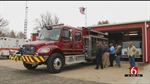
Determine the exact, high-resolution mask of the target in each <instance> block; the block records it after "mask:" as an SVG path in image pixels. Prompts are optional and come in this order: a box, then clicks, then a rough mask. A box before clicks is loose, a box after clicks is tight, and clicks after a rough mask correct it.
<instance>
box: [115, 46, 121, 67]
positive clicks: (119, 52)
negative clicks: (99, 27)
mask: <svg viewBox="0 0 150 84" xmlns="http://www.w3.org/2000/svg"><path fill="white" fill-rule="evenodd" d="M116 55H117V63H118V67H121V64H120V59H121V45H118V46H117V49H116Z"/></svg>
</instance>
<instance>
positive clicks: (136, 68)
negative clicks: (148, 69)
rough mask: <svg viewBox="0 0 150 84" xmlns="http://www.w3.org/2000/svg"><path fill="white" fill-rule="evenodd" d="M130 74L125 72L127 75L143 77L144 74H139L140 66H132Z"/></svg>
mask: <svg viewBox="0 0 150 84" xmlns="http://www.w3.org/2000/svg"><path fill="white" fill-rule="evenodd" d="M129 72H130V74H125V75H124V76H125V77H143V74H138V67H136V66H135V67H130V68H129Z"/></svg>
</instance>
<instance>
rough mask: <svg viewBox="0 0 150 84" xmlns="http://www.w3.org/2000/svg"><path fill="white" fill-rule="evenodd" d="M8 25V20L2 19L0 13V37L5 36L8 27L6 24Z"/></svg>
mask: <svg viewBox="0 0 150 84" xmlns="http://www.w3.org/2000/svg"><path fill="white" fill-rule="evenodd" d="M8 25H9V22H8V20H6V19H4V18H3V17H1V15H0V37H5V36H7V35H8V30H9V29H8V28H7V26H8Z"/></svg>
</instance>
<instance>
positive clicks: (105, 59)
mask: <svg viewBox="0 0 150 84" xmlns="http://www.w3.org/2000/svg"><path fill="white" fill-rule="evenodd" d="M109 51H110V50H109V47H108V46H107V44H104V54H103V57H102V60H103V66H104V68H106V67H108V64H109Z"/></svg>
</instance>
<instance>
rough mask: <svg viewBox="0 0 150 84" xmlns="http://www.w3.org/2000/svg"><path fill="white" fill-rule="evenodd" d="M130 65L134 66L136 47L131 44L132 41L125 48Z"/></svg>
mask: <svg viewBox="0 0 150 84" xmlns="http://www.w3.org/2000/svg"><path fill="white" fill-rule="evenodd" d="M127 53H128V57H129V63H130V67H134V66H135V54H136V53H137V49H136V47H135V46H134V45H133V43H132V42H130V43H129V47H128V49H127Z"/></svg>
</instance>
